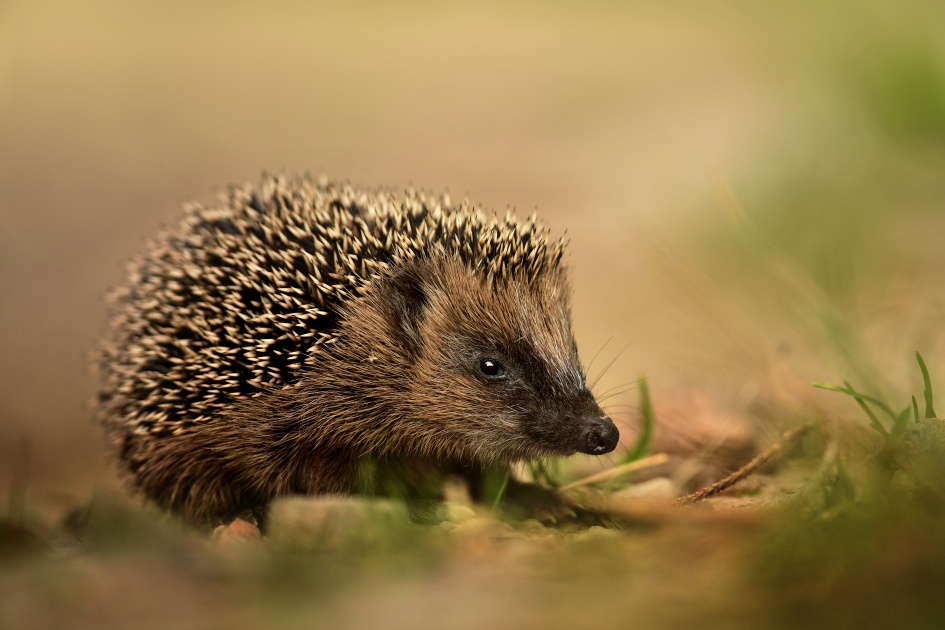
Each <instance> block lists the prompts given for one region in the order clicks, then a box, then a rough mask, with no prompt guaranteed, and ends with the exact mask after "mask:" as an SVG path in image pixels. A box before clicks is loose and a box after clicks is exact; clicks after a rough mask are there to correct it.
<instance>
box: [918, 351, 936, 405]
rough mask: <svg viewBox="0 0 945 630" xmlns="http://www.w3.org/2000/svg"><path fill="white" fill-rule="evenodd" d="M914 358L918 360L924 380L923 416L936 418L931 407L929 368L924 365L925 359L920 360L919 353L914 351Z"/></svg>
mask: <svg viewBox="0 0 945 630" xmlns="http://www.w3.org/2000/svg"><path fill="white" fill-rule="evenodd" d="M915 358H916V360H917V361H918V362H919V369H920V370H922V380H923V381H924V382H925V417H926V418H937V417H938V416H936V415H935V409H933V408H932V379H931V378H929V370H928V368H927V367H925V361H923V360H922V355H921V354H919V353H918V352H916V353H915Z"/></svg>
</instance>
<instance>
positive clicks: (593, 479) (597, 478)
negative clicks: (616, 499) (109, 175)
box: [558, 453, 669, 491]
mask: <svg viewBox="0 0 945 630" xmlns="http://www.w3.org/2000/svg"><path fill="white" fill-rule="evenodd" d="M668 460H669V455H667V454H666V453H657V454H656V455H650V456H649V457H644V458H643V459H638V460H636V461H634V462H630V463H629V464H623V465H622V466H616V467H614V468H608V469H607V470H605V471H603V472H599V473H596V474H593V475H591V476H589V477H584V478H583V479H578V480H577V481H572V482H571V483H569V484H567V485H565V486H561V487H560V488H558V490H561V491H564V490H570V489H571V488H580V487H581V486H589V485H591V484H594V483H601V482H602V481H610V480H611V479H615V478H617V477H620V476H621V475H626V474H629V473H632V472H636V471H638V470H643V469H644V468H651V467H653V466H659V465H660V464H665V463H666V462H667V461H668Z"/></svg>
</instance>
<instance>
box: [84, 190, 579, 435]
mask: <svg viewBox="0 0 945 630" xmlns="http://www.w3.org/2000/svg"><path fill="white" fill-rule="evenodd" d="M219 198H220V201H219V202H218V203H217V204H216V205H213V206H210V207H205V206H201V205H199V204H187V206H186V213H185V217H184V219H183V221H182V222H181V224H180V226H179V227H178V229H177V230H172V231H164V232H162V233H161V234H160V235H159V236H158V237H157V238H156V239H154V240H152V241H150V242H149V243H148V245H147V252H146V254H145V255H144V256H143V257H142V258H140V259H139V260H138V261H136V262H135V263H134V264H133V265H132V268H131V270H130V272H129V278H130V285H129V288H128V289H125V290H122V291H119V292H116V293H115V294H114V295H115V297H114V302H113V304H114V309H113V310H114V313H113V317H112V328H113V331H114V332H113V335H112V340H111V342H110V344H109V345H107V346H106V347H105V348H104V349H103V357H102V367H103V368H104V369H103V373H104V374H105V378H106V383H105V385H104V387H103V393H102V400H103V414H102V415H103V418H104V420H105V421H106V423H108V424H109V425H111V426H112V428H113V429H114V430H115V432H117V433H119V434H126V435H127V434H141V433H142V432H144V433H151V434H154V435H158V434H161V435H164V434H167V433H179V432H181V431H186V430H188V428H189V427H193V426H196V425H198V424H200V423H204V422H208V421H210V420H211V419H212V418H213V417H214V415H215V414H216V413H218V412H219V411H221V410H222V409H224V408H225V407H226V406H227V405H229V404H230V401H232V400H233V399H234V398H239V397H243V396H258V395H260V394H261V393H262V392H263V391H264V390H266V389H267V388H272V387H286V386H292V385H293V384H294V383H295V382H296V381H297V378H298V374H299V373H300V372H301V371H302V370H304V369H306V366H311V365H313V363H312V360H313V357H314V356H316V355H317V354H318V353H319V352H320V350H319V349H320V348H321V347H322V346H325V345H330V344H332V343H333V342H334V341H335V336H334V333H335V326H336V323H337V318H338V310H337V309H338V307H339V305H341V304H343V303H344V302H346V301H347V300H351V299H358V298H359V296H363V295H364V294H365V292H366V291H368V290H369V288H370V287H371V285H372V284H373V283H375V282H376V281H377V280H378V279H380V278H383V277H385V276H386V275H387V274H389V273H390V270H391V269H392V268H399V267H401V266H403V265H406V264H409V263H410V262H411V261H415V260H424V259H432V258H437V257H446V256H456V257H458V258H460V259H461V260H463V261H464V262H465V264H466V265H467V266H468V267H469V268H470V269H471V270H474V271H475V272H476V273H478V274H479V275H480V277H481V278H482V281H483V282H484V283H487V284H492V283H504V282H508V281H509V280H510V279H512V278H517V279H519V280H521V281H523V282H525V283H526V284H530V283H532V282H534V281H535V279H536V278H541V277H542V276H543V275H546V274H556V273H559V272H561V271H563V269H562V266H563V263H562V260H563V251H564V245H565V243H564V240H563V239H559V240H557V241H549V240H548V232H547V229H546V228H545V227H544V226H542V225H541V224H540V223H538V221H537V218H536V216H535V215H534V214H533V215H532V216H530V217H528V219H526V220H525V221H524V222H522V223H518V222H517V221H516V220H515V219H514V217H513V215H512V214H511V212H510V211H509V212H506V214H505V216H504V217H502V218H501V219H500V218H499V217H497V216H495V215H492V216H491V217H488V218H487V216H486V215H485V214H484V213H483V212H482V210H481V209H480V208H479V207H478V206H474V205H472V204H470V203H469V201H468V199H465V198H464V199H462V201H460V202H459V204H458V205H453V204H452V202H451V199H450V196H449V195H448V194H444V195H441V196H440V197H438V198H437V197H434V196H428V195H426V194H425V193H423V192H417V191H416V190H414V189H413V188H412V187H410V188H408V189H407V190H406V192H405V193H404V195H403V196H402V197H400V198H398V197H397V196H396V195H395V194H394V193H392V192H389V191H386V190H377V191H362V190H356V189H354V188H353V187H352V186H351V185H350V184H347V183H345V184H341V185H337V184H334V183H332V182H329V181H328V180H326V179H324V178H321V177H320V178H318V179H317V180H313V179H312V178H310V177H304V178H301V179H292V180H289V179H287V178H285V177H284V176H265V177H264V178H263V180H262V182H261V183H260V184H259V185H258V186H256V187H254V186H251V185H243V186H231V187H229V188H227V189H226V190H225V191H224V192H222V193H221V194H220V196H219Z"/></svg>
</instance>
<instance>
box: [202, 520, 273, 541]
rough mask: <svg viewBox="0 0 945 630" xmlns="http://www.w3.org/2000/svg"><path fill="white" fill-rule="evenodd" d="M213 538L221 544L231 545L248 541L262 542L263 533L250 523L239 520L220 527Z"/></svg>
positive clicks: (214, 532)
mask: <svg viewBox="0 0 945 630" xmlns="http://www.w3.org/2000/svg"><path fill="white" fill-rule="evenodd" d="M213 538H214V539H215V540H218V541H219V542H220V543H221V544H224V545H229V544H233V543H235V542H246V541H248V540H262V532H260V531H259V528H258V527H257V526H255V525H253V524H252V523H250V522H249V521H244V520H243V519H241V518H237V519H234V520H233V522H232V523H230V524H229V525H220V526H219V527H217V528H216V529H214V530H213Z"/></svg>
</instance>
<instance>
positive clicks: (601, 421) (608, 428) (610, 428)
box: [580, 416, 620, 455]
mask: <svg viewBox="0 0 945 630" xmlns="http://www.w3.org/2000/svg"><path fill="white" fill-rule="evenodd" d="M583 438H584V440H583V441H584V448H582V449H580V451H581V452H582V453H587V454H588V455H603V454H604V453H609V452H610V451H612V450H614V449H615V448H617V440H619V439H620V432H619V431H618V430H617V427H616V426H614V423H613V422H611V420H610V418H607V417H606V416H605V417H603V418H594V419H593V420H591V421H590V422H588V423H587V428H585V429H584V434H583Z"/></svg>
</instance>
